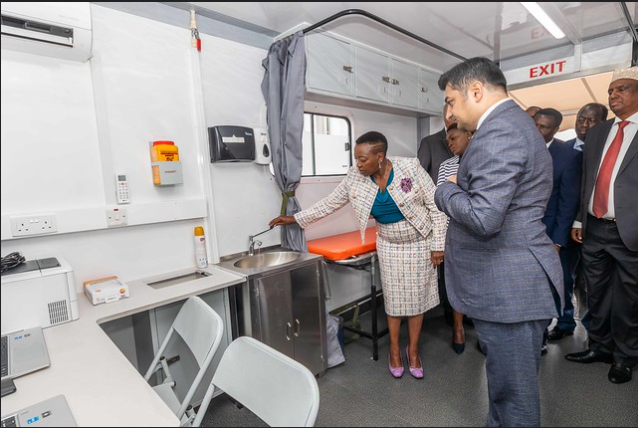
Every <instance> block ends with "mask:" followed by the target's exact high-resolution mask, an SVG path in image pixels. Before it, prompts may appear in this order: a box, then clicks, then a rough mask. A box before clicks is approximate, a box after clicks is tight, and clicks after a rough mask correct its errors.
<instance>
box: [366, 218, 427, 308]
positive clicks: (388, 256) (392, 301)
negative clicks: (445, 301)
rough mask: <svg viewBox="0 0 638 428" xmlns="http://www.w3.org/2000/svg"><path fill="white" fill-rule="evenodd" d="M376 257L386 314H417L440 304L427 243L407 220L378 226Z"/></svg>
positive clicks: (378, 224)
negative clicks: (377, 258)
mask: <svg viewBox="0 0 638 428" xmlns="http://www.w3.org/2000/svg"><path fill="white" fill-rule="evenodd" d="M377 254H378V257H379V267H380V271H381V284H382V286H383V299H384V301H385V312H386V313H387V314H388V315H390V316H393V317H405V316H413V315H419V314H422V313H424V312H426V311H427V310H429V309H432V308H433V307H435V306H436V305H438V304H439V290H438V284H437V278H436V269H435V268H434V267H433V266H432V263H431V261H430V242H429V240H428V239H425V238H424V237H423V236H422V235H421V234H420V233H419V232H418V231H417V230H416V228H415V227H414V226H412V225H411V224H410V223H409V222H408V221H407V220H401V221H398V222H396V223H389V224H381V223H377Z"/></svg>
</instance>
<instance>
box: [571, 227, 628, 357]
mask: <svg viewBox="0 0 638 428" xmlns="http://www.w3.org/2000/svg"><path fill="white" fill-rule="evenodd" d="M582 255H583V260H582V261H583V273H584V278H585V285H586V287H587V303H588V305H589V311H590V314H591V327H590V330H589V342H590V343H589V346H590V349H591V350H593V351H595V352H601V353H607V354H613V356H614V360H615V361H616V362H617V363H621V364H623V365H625V366H628V367H633V366H635V365H636V364H637V363H638V251H631V250H629V249H628V248H627V247H626V246H625V244H623V242H622V240H621V239H620V234H619V233H618V226H617V225H616V223H615V222H605V221H603V220H600V219H597V218H595V217H592V216H589V218H588V220H587V234H586V236H585V239H584V240H583V254H582Z"/></svg>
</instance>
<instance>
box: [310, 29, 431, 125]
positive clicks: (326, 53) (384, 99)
mask: <svg viewBox="0 0 638 428" xmlns="http://www.w3.org/2000/svg"><path fill="white" fill-rule="evenodd" d="M307 58H308V69H307V75H306V76H307V78H306V81H307V89H308V91H309V92H313V93H318V94H322V95H329V96H337V97H340V98H350V99H353V100H359V101H364V102H372V103H374V104H377V105H386V106H394V107H397V108H399V109H402V110H412V111H421V112H427V113H431V114H437V115H440V114H441V110H442V108H443V95H442V93H441V91H440V90H439V89H438V86H437V81H438V77H439V75H438V74H437V73H435V72H433V71H429V70H426V69H424V68H423V67H419V66H418V65H416V64H412V63H409V62H407V61H404V60H402V59H399V58H395V57H392V56H390V55H387V54H385V53H383V52H380V51H376V50H373V49H370V48H367V47H364V46H360V45H357V44H354V43H350V42H347V41H343V40H340V39H337V38H335V37H332V36H328V35H324V34H311V35H309V36H307Z"/></svg>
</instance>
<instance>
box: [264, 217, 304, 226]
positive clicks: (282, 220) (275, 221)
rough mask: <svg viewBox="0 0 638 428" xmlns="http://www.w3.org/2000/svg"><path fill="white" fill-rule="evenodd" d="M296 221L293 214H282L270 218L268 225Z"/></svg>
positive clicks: (286, 223) (283, 224)
mask: <svg viewBox="0 0 638 428" xmlns="http://www.w3.org/2000/svg"><path fill="white" fill-rule="evenodd" d="M296 222H297V221H296V220H295V218H294V217H293V216H291V215H280V216H279V217H275V218H273V219H272V220H270V222H269V223H268V226H287V225H289V224H293V223H296Z"/></svg>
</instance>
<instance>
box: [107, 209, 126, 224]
mask: <svg viewBox="0 0 638 428" xmlns="http://www.w3.org/2000/svg"><path fill="white" fill-rule="evenodd" d="M127 224H128V215H127V214H126V209H124V208H109V209H107V210H106V225H107V226H108V227H118V226H126V225H127Z"/></svg>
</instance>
